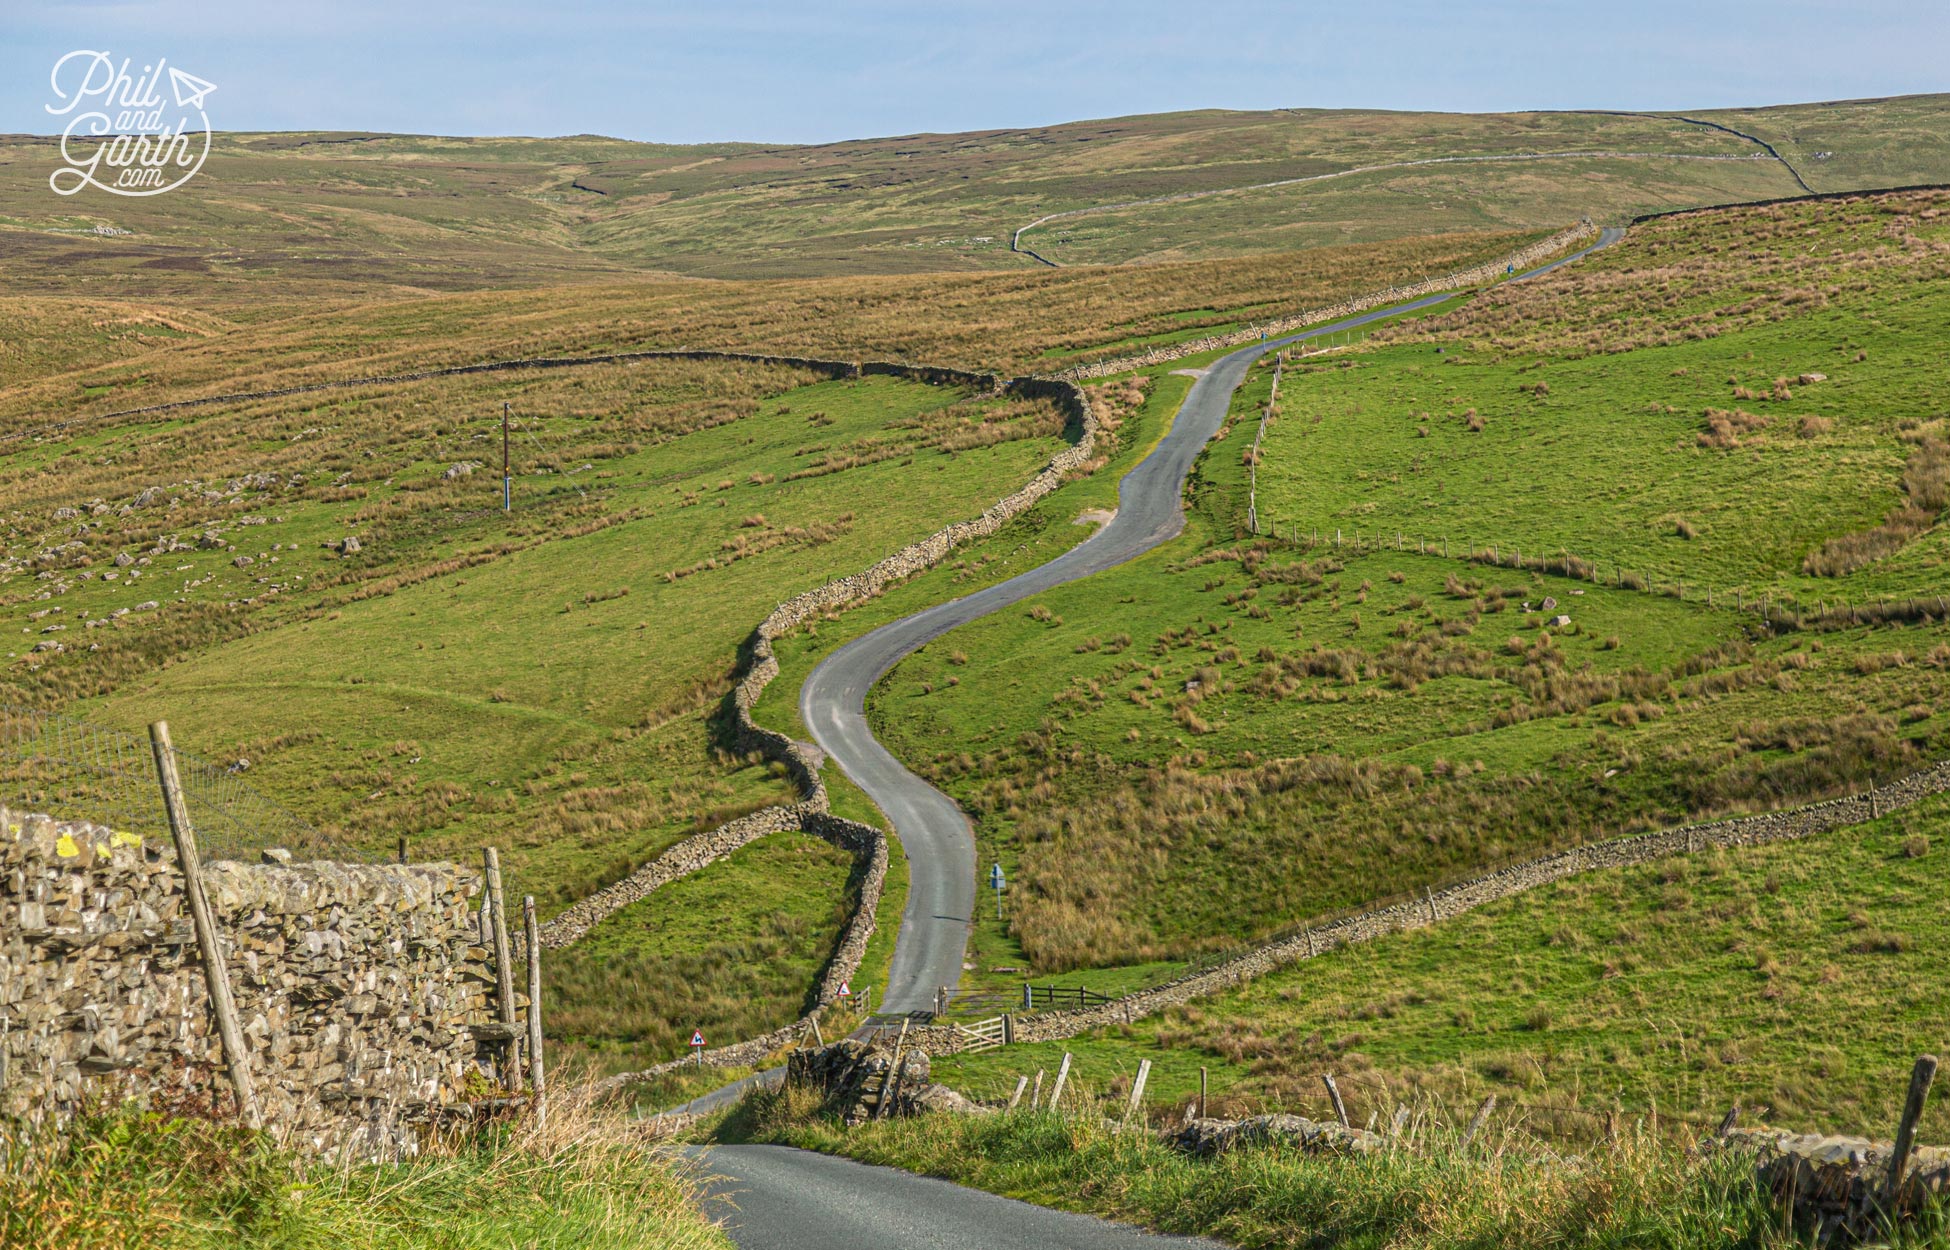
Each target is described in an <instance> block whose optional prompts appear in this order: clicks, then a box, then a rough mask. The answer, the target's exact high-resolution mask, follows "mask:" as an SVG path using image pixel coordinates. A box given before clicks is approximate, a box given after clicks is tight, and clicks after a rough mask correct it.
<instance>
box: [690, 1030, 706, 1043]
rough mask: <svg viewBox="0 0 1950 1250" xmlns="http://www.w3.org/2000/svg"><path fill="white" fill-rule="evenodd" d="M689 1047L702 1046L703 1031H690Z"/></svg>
mask: <svg viewBox="0 0 1950 1250" xmlns="http://www.w3.org/2000/svg"><path fill="white" fill-rule="evenodd" d="M691 1045H693V1046H702V1045H704V1030H703V1029H696V1030H693V1031H692V1033H691Z"/></svg>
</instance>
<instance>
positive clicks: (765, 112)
mask: <svg viewBox="0 0 1950 1250" xmlns="http://www.w3.org/2000/svg"><path fill="white" fill-rule="evenodd" d="M0 36H3V38H0V70H4V74H0V132H9V133H31V134H54V133H59V131H60V130H61V128H62V125H63V124H64V122H65V119H63V118H57V117H54V116H51V115H50V114H49V113H48V112H47V111H46V107H45V106H46V105H47V104H48V103H49V102H51V101H52V100H53V99H54V95H53V92H52V88H51V86H50V82H49V74H50V71H51V70H52V68H53V65H54V63H55V61H56V60H57V59H58V58H60V57H61V56H62V55H63V54H64V53H67V52H70V51H75V50H81V49H86V50H89V51H106V52H109V53H110V54H111V55H112V56H113V57H114V58H115V59H116V60H118V61H119V60H120V59H121V58H122V57H124V56H126V57H129V58H131V59H132V61H133V62H134V66H135V67H136V68H139V67H140V66H141V65H144V64H149V63H153V62H154V61H155V60H156V59H157V58H167V59H168V62H169V63H170V64H171V65H174V66H176V67H177V68H180V69H183V70H185V71H187V72H189V73H191V74H195V75H197V76H198V77H200V78H203V79H206V80H208V81H210V82H213V83H215V84H217V90H216V91H215V92H213V93H211V94H210V96H209V97H208V101H207V104H206V109H207V112H208V114H209V119H210V124H211V125H212V127H213V128H215V129H217V130H376V131H395V132H407V133H421V134H426V133H432V134H457V135H510V134H513V135H565V134H587V133H594V134H605V135H613V136H617V137H620V138H627V139H639V140H649V141H656V142H670V143H698V142H711V141H723V140H739V141H748V142H772V143H788V142H790V143H805V142H822V141H829V140H838V139H848V138H867V137H876V136H885V135H902V134H912V133H918V132H924V131H935V132H941V131H958V130H980V129H1004V128H1008V129H1013V128H1020V127H1030V126H1037V125H1047V124H1052V123H1056V122H1063V121H1075V120H1080V119H1085V118H1097V117H1115V116H1123V115H1127V114H1133V113H1157V112H1169V111H1174V110H1179V109H1195V108H1235V109H1268V108H1391V109H1439V110H1451V111H1464V112H1478V111H1491V110H1515V109H1568V108H1608V109H1684V108H1716V107H1726V106H1733V105H1757V104H1777V103H1791V102H1798V101H1808V100H1828V99H1847V98H1856V97H1862V96H1880V95H1901V94H1907V93H1912V92H1933V91H1944V90H1950V57H1946V56H1945V50H1946V49H1950V4H1947V3H1945V2H1944V0H1900V2H1899V0H1849V2H1848V3H1840V2H1831V0H1686V2H1673V0H1641V2H1640V3H1636V4H1633V5H1629V6H1628V5H1613V6H1605V7H1603V8H1600V7H1599V6H1596V5H1590V6H1585V5H1568V4H1562V3H1555V4H1553V3H1542V2H1537V0H1490V2H1477V3H1471V2H1469V0H1443V2H1426V0H1369V2H1367V3H1361V4H1355V5H1329V4H1275V3H1246V2H1242V0H1176V2H1174V3H1159V2H1157V0H1122V2H1121V3H1102V2H1099V0H1080V2H1076V0H1073V2H1068V3H1066V2H1065V0H1040V2H1035V3H1028V2H1021V0H998V2H995V3H965V2H962V0H935V2H933V3H926V2H923V0H917V2H914V3H894V2H891V0H881V2H876V0H843V2H839V3H819V2H818V0H800V2H798V3H791V2H781V0H746V2H745V3H742V4H727V3H723V2H722V0H719V2H717V3H711V4H704V3H692V4H671V3H664V2H662V0H519V2H517V0H472V2H471V3H460V2H458V0H284V2H282V3H279V2H277V0H194V2H189V0H0Z"/></svg>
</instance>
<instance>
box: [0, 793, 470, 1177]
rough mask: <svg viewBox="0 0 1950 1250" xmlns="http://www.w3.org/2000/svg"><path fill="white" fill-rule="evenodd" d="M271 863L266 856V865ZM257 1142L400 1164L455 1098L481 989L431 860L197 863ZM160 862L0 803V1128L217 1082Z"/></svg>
mask: <svg viewBox="0 0 1950 1250" xmlns="http://www.w3.org/2000/svg"><path fill="white" fill-rule="evenodd" d="M279 854H281V853H279V852H271V853H267V858H270V859H273V860H274V859H275V858H276V857H277V856H278V855H279ZM203 876H204V888H205V892H206V893H207V894H208V896H209V899H210V907H211V910H212V911H213V913H214V914H215V919H216V924H217V928H218V930H219V932H220V933H222V934H223V935H224V938H225V944H226V947H227V950H226V962H227V964H228V967H229V973H230V983H231V988H232V992H233V994H234V996H235V998H236V1001H237V1010H238V1019H239V1021H240V1023H241V1025H242V1028H243V1033H244V1037H245V1040H246V1043H247V1045H248V1046H249V1048H250V1051H251V1064H252V1073H253V1082H252V1085H253V1089H254V1092H255V1093H256V1096H257V1101H258V1103H259V1106H260V1108H261V1110H262V1113H263V1117H264V1122H265V1124H266V1126H267V1127H268V1128H270V1129H271V1130H272V1131H274V1132H276V1133H277V1134H279V1135H280V1137H282V1138H283V1139H284V1140H286V1141H287V1142H289V1143H290V1144H292V1145H294V1146H298V1147H300V1148H305V1149H310V1150H318V1151H339V1150H344V1151H348V1152H350V1153H352V1154H353V1155H355V1156H358V1157H367V1156H375V1155H385V1154H392V1153H398V1152H400V1151H402V1150H410V1149H412V1148H413V1147H414V1145H415V1143H416V1141H417V1130H416V1128H415V1125H416V1123H417V1122H422V1121H425V1120H427V1119H429V1118H433V1117H436V1116H439V1115H441V1114H442V1109H443V1108H452V1107H454V1106H456V1105H457V1104H459V1103H460V1102H461V1101H462V1098H461V1093H462V1088H463V1085H464V1084H465V1083H466V1082H467V1079H468V1076H469V1074H470V1073H473V1072H475V1071H477V1070H478V1066H479V1060H478V1059H477V1053H476V1044H475V1041H474V1038H473V1034H472V1033H471V1031H470V1030H471V1027H472V1026H474V1025H484V1024H486V1023H488V1021H489V1020H490V1019H491V1016H492V1012H491V1008H490V1006H489V995H490V993H491V987H492V984H493V980H494V974H493V969H492V963H491V962H490V956H489V955H488V952H487V951H486V950H484V949H483V948H482V947H480V946H479V945H477V940H478V937H479V934H478V933H477V931H476V928H475V920H474V915H473V911H472V908H471V906H470V900H471V899H473V898H474V896H475V895H477V894H478V893H479V891H480V882H479V878H478V877H477V875H476V874H474V873H472V872H469V871H467V870H464V869H461V868H457V867H455V866H453V865H451V864H414V865H372V864H328V863H318V864H285V863H278V862H267V863H264V864H237V863H228V862H218V863H211V864H206V865H204V872H203ZM227 1071H228V1069H227V1068H225V1066H224V1064H223V1050H222V1046H221V1045H220V1043H219V1041H218V1038H217V1035H216V1031H215V1028H214V1025H213V1023H212V1020H211V1014H210V1008H209V995H208V992H207V990H206V986H205V982H204V978H203V970H202V964H201V962H200V960H199V959H198V954H197V946H196V939H195V937H194V935H193V933H192V931H191V927H190V920H189V911H188V908H187V905H186V903H185V899H184V894H183V876H182V873H181V872H180V871H179V870H178V868H177V861H176V856H175V852H174V848H173V847H170V846H168V845H166V844H164V845H158V844H156V843H155V842H154V841H153V840H152V841H150V842H148V843H145V842H144V841H143V840H142V839H141V838H139V837H136V836H135V835H132V834H127V833H114V832H111V831H110V830H108V829H104V828H102V827H100V826H97V825H90V824H81V823H65V822H59V821H55V820H53V819H50V818H49V817H47V816H42V815H26V814H20V813H14V812H9V811H7V810H6V809H4V808H0V1131H4V1125H5V1124H6V1123H7V1122H9V1121H11V1122H13V1123H15V1124H24V1125H29V1126H39V1125H54V1126H58V1125H59V1124H60V1123H62V1122H64V1121H65V1120H66V1119H67V1118H68V1117H70V1116H71V1115H73V1114H74V1113H75V1112H76V1111H78V1110H80V1109H82V1108H83V1107H85V1106H86V1105H88V1103H89V1101H90V1100H91V1099H92V1098H97V1097H108V1096H113V1095H116V1094H119V1093H123V1092H131V1091H137V1090H147V1091H152V1092H156V1093H158V1094H160V1095H161V1096H163V1097H165V1098H166V1099H167V1098H182V1099H185V1100H187V1101H188V1102H191V1103H197V1102H202V1101H205V1100H209V1101H214V1102H218V1103H222V1102H223V1101H224V1100H225V1099H227V1098H228V1096H229V1093H230V1087H229V1084H228V1078H227Z"/></svg>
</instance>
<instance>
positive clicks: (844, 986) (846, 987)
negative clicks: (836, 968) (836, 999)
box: [840, 981, 853, 998]
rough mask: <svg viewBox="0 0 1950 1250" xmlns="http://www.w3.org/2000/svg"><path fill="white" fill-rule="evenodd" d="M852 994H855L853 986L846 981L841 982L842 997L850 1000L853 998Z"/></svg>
mask: <svg viewBox="0 0 1950 1250" xmlns="http://www.w3.org/2000/svg"><path fill="white" fill-rule="evenodd" d="M852 994H853V986H851V985H850V984H848V983H847V982H845V981H842V982H840V997H841V998H849V997H851V996H852Z"/></svg>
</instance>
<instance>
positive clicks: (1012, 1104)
mask: <svg viewBox="0 0 1950 1250" xmlns="http://www.w3.org/2000/svg"><path fill="white" fill-rule="evenodd" d="M1027 1088H1029V1078H1028V1077H1026V1076H1019V1077H1017V1078H1016V1092H1015V1093H1013V1094H1011V1095H1009V1110H1011V1111H1014V1110H1015V1109H1016V1104H1017V1103H1020V1102H1021V1101H1022V1091H1023V1090H1025V1089H1027Z"/></svg>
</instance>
